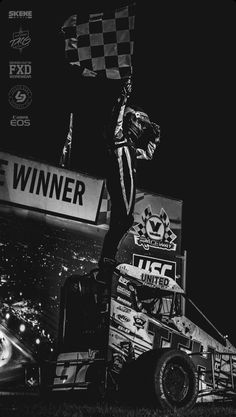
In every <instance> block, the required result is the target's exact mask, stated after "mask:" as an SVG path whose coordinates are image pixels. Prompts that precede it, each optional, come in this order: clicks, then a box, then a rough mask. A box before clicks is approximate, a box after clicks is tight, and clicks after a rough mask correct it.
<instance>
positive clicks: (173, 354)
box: [153, 350, 198, 412]
mask: <svg viewBox="0 0 236 417" xmlns="http://www.w3.org/2000/svg"><path fill="white" fill-rule="evenodd" d="M153 384H154V395H155V397H156V400H157V403H158V404H159V405H160V406H161V408H163V409H169V410H178V411H184V412H186V411H188V410H190V409H191V408H192V407H193V406H194V405H195V403H196V400H197V397H198V378H197V375H196V369H195V366H194V363H193V361H192V360H191V358H190V357H189V356H188V355H187V354H186V353H185V352H182V351H180V350H168V351H166V352H164V353H163V354H162V355H161V356H160V357H159V359H158V360H157V361H156V364H155V366H154V374H153Z"/></svg>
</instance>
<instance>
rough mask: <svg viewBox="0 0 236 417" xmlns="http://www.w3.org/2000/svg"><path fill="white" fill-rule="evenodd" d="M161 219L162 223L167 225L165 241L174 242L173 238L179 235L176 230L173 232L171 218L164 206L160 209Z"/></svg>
mask: <svg viewBox="0 0 236 417" xmlns="http://www.w3.org/2000/svg"><path fill="white" fill-rule="evenodd" d="M160 219H161V221H162V223H163V224H164V225H165V234H164V241H165V242H168V243H172V242H173V240H175V239H176V237H177V236H176V234H175V233H174V232H172V230H171V228H170V219H169V217H168V215H167V213H166V212H165V210H164V209H163V208H162V209H161V211H160Z"/></svg>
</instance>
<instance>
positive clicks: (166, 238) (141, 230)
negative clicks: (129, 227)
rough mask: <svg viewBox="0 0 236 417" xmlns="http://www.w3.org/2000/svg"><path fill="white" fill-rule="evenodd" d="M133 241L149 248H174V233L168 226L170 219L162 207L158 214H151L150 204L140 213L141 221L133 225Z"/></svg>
mask: <svg viewBox="0 0 236 417" xmlns="http://www.w3.org/2000/svg"><path fill="white" fill-rule="evenodd" d="M133 229H134V231H135V235H134V241H135V244H136V245H138V246H143V248H144V249H146V250H149V248H150V247H152V248H157V249H163V250H176V244H175V243H173V242H174V240H175V239H176V237H177V236H176V235H175V233H173V232H172V230H171V228H170V220H169V217H168V215H167V213H166V212H165V210H164V209H163V208H162V209H161V211H160V214H159V216H158V215H157V214H152V210H151V206H148V207H146V209H145V210H144V212H143V213H142V221H141V222H140V223H138V224H137V225H135V226H134V227H133Z"/></svg>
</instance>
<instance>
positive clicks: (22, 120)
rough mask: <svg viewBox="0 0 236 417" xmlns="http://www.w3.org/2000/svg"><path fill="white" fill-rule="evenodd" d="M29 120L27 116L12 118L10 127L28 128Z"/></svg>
mask: <svg viewBox="0 0 236 417" xmlns="http://www.w3.org/2000/svg"><path fill="white" fill-rule="evenodd" d="M30 125H31V123H30V119H29V117H28V116H15V115H14V116H12V118H11V120H10V126H12V127H30Z"/></svg>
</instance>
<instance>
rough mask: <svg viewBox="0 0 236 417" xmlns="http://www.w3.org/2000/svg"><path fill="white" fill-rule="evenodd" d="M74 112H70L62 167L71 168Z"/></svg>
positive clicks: (62, 155) (61, 161)
mask: <svg viewBox="0 0 236 417" xmlns="http://www.w3.org/2000/svg"><path fill="white" fill-rule="evenodd" d="M72 129H73V113H71V114H70V125H69V131H68V134H67V137H66V141H65V144H64V146H63V149H62V154H61V159H60V163H59V165H60V166H61V167H62V168H70V157H71V145H72Z"/></svg>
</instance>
